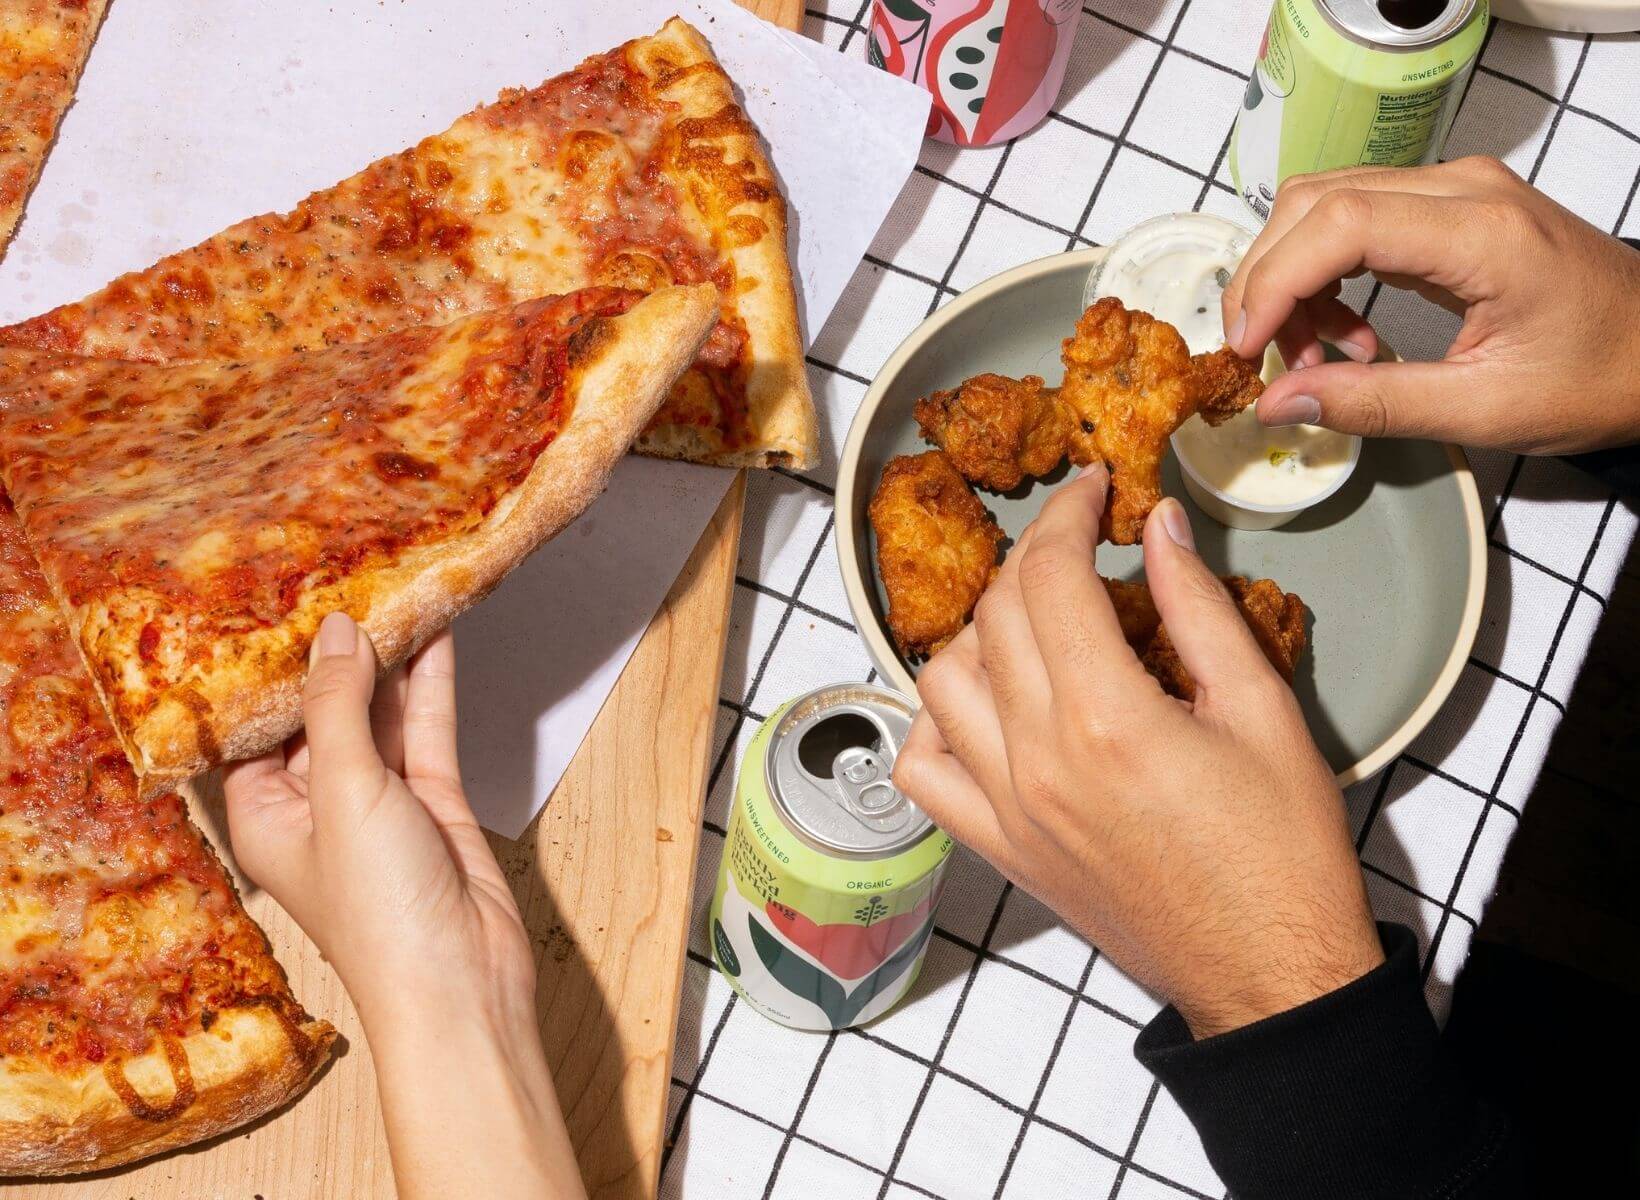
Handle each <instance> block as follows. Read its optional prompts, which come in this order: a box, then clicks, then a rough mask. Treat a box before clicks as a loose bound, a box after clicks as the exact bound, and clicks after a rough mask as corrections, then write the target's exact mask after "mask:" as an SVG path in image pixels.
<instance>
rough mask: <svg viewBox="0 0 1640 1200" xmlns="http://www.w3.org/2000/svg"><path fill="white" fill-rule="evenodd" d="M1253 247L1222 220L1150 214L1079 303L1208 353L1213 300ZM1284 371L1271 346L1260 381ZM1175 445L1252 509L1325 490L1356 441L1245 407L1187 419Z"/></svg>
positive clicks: (1219, 325) (1113, 252) (1214, 326)
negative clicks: (1155, 327) (1267, 419)
mask: <svg viewBox="0 0 1640 1200" xmlns="http://www.w3.org/2000/svg"><path fill="white" fill-rule="evenodd" d="M1252 241H1253V235H1252V234H1251V233H1249V232H1248V231H1247V230H1245V229H1242V228H1241V227H1240V226H1239V225H1236V224H1234V223H1233V222H1230V221H1226V220H1224V219H1223V218H1222V217H1215V216H1210V215H1208V214H1205V213H1178V214H1175V215H1172V216H1165V217H1156V218H1154V219H1152V220H1149V221H1146V222H1144V223H1143V224H1140V225H1136V226H1134V228H1133V229H1131V230H1129V231H1128V232H1127V233H1125V234H1123V235H1122V236H1121V237H1120V238H1118V239H1117V240H1116V242H1115V243H1114V244H1112V246H1111V249H1110V254H1109V256H1108V257H1107V258H1106V259H1105V261H1104V263H1103V264H1102V265H1101V266H1100V267H1099V268H1098V269H1096V270H1095V271H1094V273H1093V274H1092V276H1091V277H1090V278H1089V279H1088V286H1087V292H1086V295H1085V296H1084V302H1085V303H1089V304H1091V303H1092V302H1093V301H1094V300H1097V299H1099V298H1101V297H1103V296H1115V297H1116V298H1117V299H1118V300H1120V301H1121V302H1122V303H1123V304H1125V305H1127V306H1128V307H1129V308H1138V309H1143V310H1144V311H1146V312H1148V313H1150V314H1151V315H1152V316H1154V317H1157V318H1159V319H1161V320H1163V321H1166V322H1167V323H1168V324H1169V325H1172V326H1173V327H1174V328H1175V329H1177V330H1178V331H1179V335H1180V336H1181V337H1183V338H1184V340H1185V344H1186V345H1187V346H1189V347H1190V352H1191V353H1192V354H1206V353H1209V352H1211V351H1213V350H1216V349H1218V348H1219V347H1220V346H1222V345H1224V319H1223V315H1222V311H1221V309H1220V306H1219V302H1220V297H1221V296H1222V295H1223V294H1224V288H1225V285H1226V284H1227V283H1229V282H1230V277H1231V276H1232V275H1234V274H1235V271H1236V266H1237V264H1238V263H1240V262H1241V258H1242V256H1243V255H1244V254H1246V253H1247V248H1248V247H1249V246H1250V245H1252ZM1282 371H1283V367H1282V364H1281V357H1280V355H1278V354H1277V353H1276V352H1275V349H1274V348H1273V347H1272V348H1271V349H1270V350H1269V351H1268V353H1267V354H1266V356H1265V361H1264V379H1265V381H1266V382H1269V381H1270V380H1271V379H1274V378H1275V377H1276V376H1277V375H1279V374H1281V373H1282ZM1173 448H1174V450H1175V452H1177V453H1178V454H1179V455H1180V457H1181V458H1182V459H1184V460H1185V461H1187V462H1188V463H1189V464H1190V467H1191V469H1192V470H1193V471H1194V473H1195V474H1196V475H1197V477H1198V478H1199V479H1200V481H1201V482H1202V483H1205V484H1207V485H1208V486H1209V487H1211V488H1213V489H1215V490H1217V491H1220V492H1223V493H1225V494H1226V495H1228V496H1231V497H1233V498H1234V499H1237V500H1241V501H1244V502H1246V503H1250V504H1258V505H1270V506H1287V505H1298V504H1301V503H1303V502H1304V501H1305V500H1307V499H1309V498H1310V497H1312V496H1318V495H1320V494H1321V493H1323V492H1325V491H1327V490H1328V489H1329V488H1331V487H1332V486H1333V484H1334V483H1336V482H1337V480H1338V477H1339V475H1340V474H1342V473H1343V472H1345V471H1347V470H1348V469H1349V466H1350V462H1351V459H1352V456H1353V453H1354V439H1353V438H1350V437H1348V436H1346V435H1345V434H1341V433H1334V432H1333V431H1331V430H1329V429H1321V428H1319V427H1317V426H1314V425H1288V426H1281V427H1277V428H1273V429H1268V428H1265V427H1264V426H1263V425H1260V424H1259V422H1258V418H1257V417H1256V416H1255V415H1254V413H1253V410H1252V409H1251V408H1248V409H1247V410H1245V411H1244V412H1241V413H1238V414H1237V415H1236V416H1234V417H1232V418H1230V420H1228V421H1226V422H1225V423H1224V424H1222V425H1219V426H1217V427H1216V428H1215V427H1214V426H1211V425H1209V424H1207V422H1205V421H1203V420H1201V419H1200V418H1198V417H1192V418H1191V419H1190V420H1188V421H1186V422H1185V423H1184V424H1183V425H1182V426H1181V427H1180V428H1179V431H1178V432H1177V433H1175V434H1174V435H1173Z"/></svg>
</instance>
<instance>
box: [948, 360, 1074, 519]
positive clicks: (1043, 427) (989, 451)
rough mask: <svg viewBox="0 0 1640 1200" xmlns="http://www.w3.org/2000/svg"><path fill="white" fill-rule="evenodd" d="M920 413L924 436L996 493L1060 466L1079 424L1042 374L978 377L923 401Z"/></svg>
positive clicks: (973, 479)
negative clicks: (1027, 477) (1046, 385)
mask: <svg viewBox="0 0 1640 1200" xmlns="http://www.w3.org/2000/svg"><path fill="white" fill-rule="evenodd" d="M916 417H917V424H918V426H919V427H920V428H921V429H922V435H923V437H925V438H927V439H928V440H929V441H930V442H933V443H934V444H935V445H936V446H938V447H940V448H941V449H942V450H944V451H945V452H946V453H947V454H949V455H950V456H951V462H952V463H953V464H954V465H955V466H956V468H957V470H959V471H961V472H962V475H963V478H965V479H967V480H968V481H969V482H971V483H977V484H979V486H980V487H983V488H990V489H991V490H992V491H994V492H1008V491H1012V490H1013V489H1014V488H1016V487H1018V486H1019V484H1020V481H1021V480H1022V479H1024V478H1025V477H1026V476H1037V475H1046V474H1047V473H1048V472H1049V471H1051V470H1053V469H1054V468H1055V467H1057V466H1058V465H1059V461H1060V460H1061V459H1062V458H1064V457H1065V448H1066V445H1067V444H1068V443H1069V441H1070V436H1071V430H1072V429H1073V428H1074V426H1075V423H1074V421H1073V420H1072V418H1071V412H1070V409H1068V408H1066V407H1065V405H1064V404H1063V403H1061V401H1060V399H1059V396H1058V393H1057V392H1055V391H1054V390H1053V389H1052V388H1046V387H1043V386H1042V377H1041V376H1039V375H1027V376H1025V378H1024V379H1010V378H1008V377H1007V376H1006V375H989V374H987V375H975V376H974V377H973V378H972V379H965V380H963V382H961V383H959V384H958V385H957V386H956V387H954V388H952V389H950V390H949V391H944V392H935V393H934V394H933V395H932V396H925V397H923V398H922V399H921V400H919V401H917V407H916Z"/></svg>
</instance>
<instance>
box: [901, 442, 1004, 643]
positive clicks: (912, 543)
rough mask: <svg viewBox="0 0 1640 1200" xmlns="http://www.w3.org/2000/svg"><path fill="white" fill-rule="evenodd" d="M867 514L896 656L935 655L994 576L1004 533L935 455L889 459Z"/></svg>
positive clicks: (945, 462) (946, 461)
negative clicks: (875, 544) (896, 651)
mask: <svg viewBox="0 0 1640 1200" xmlns="http://www.w3.org/2000/svg"><path fill="white" fill-rule="evenodd" d="M870 516H871V528H872V531H873V532H874V533H875V534H876V535H877V575H878V577H879V578H880V579H881V580H882V581H883V590H884V591H885V592H887V593H888V627H889V629H890V631H892V632H893V634H894V641H895V642H896V643H897V644H898V645H899V647H900V652H901V653H902V654H906V655H926V654H933V653H934V652H935V651H936V650H938V649H940V648H941V647H942V646H944V645H945V643H947V642H949V641H950V640H951V639H952V638H954V637H956V636H957V634H958V633H960V632H961V631H962V627H963V626H964V625H966V624H967V623H968V618H969V616H970V615H971V614H972V613H973V611H974V605H975V604H977V603H979V597H980V593H981V592H983V591H984V590H985V589H986V587H988V586H989V585H990V582H991V580H992V579H993V578H994V577H995V575H996V572H997V545H998V543H1000V542H1001V541H1002V530H1001V529H1000V528H999V527H998V526H997V523H996V519H995V518H994V517H992V516H991V514H990V513H989V512H987V511H986V509H985V505H983V504H981V503H980V501H979V497H978V496H976V495H974V489H973V488H971V487H969V486H968V481H967V480H965V479H964V478H963V477H962V476H961V474H959V473H958V471H957V468H956V467H955V466H954V465H953V464H952V462H951V459H950V458H949V457H947V456H946V454H945V453H944V452H943V451H940V450H930V451H928V453H926V454H916V455H910V454H903V455H901V456H900V457H898V458H895V459H892V460H890V462H889V464H888V466H886V467H885V468H883V477H882V479H881V481H880V482H879V483H878V484H877V492H876V494H875V495H874V496H872V498H871V509H870Z"/></svg>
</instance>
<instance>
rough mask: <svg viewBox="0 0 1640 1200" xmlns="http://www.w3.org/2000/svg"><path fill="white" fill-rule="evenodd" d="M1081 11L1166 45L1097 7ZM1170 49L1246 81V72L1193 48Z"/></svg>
mask: <svg viewBox="0 0 1640 1200" xmlns="http://www.w3.org/2000/svg"><path fill="white" fill-rule="evenodd" d="M1082 12H1083V13H1084V14H1086V15H1087V16H1090V17H1092V18H1093V19H1094V20H1096V21H1098V22H1100V23H1101V24H1104V25H1109V26H1110V27H1111V28H1112V29H1120V30H1121V31H1122V32H1123V33H1126V34H1129V35H1131V36H1133V37H1136V38H1138V39H1139V40H1140V41H1142V42H1149V43H1150V44H1151V45H1152V46H1164V45H1168V43H1167V42H1165V41H1163V39H1161V38H1159V37H1157V36H1156V35H1155V34H1154V33H1147V32H1145V31H1144V30H1143V29H1136V28H1134V27H1133V26H1132V25H1124V24H1123V23H1122V22H1121V21H1118V20H1117V19H1116V18H1115V17H1107V16H1106V15H1105V14H1104V13H1102V12H1100V11H1098V10H1097V9H1092V8H1089V7H1088V6H1087V5H1085V4H1084V5H1083V6H1082ZM1171 49H1172V50H1173V53H1175V54H1177V55H1179V56H1181V57H1183V58H1188V59H1191V60H1192V61H1194V62H1199V63H1201V65H1202V66H1204V67H1212V68H1213V69H1214V70H1215V71H1222V72H1224V73H1225V74H1226V75H1234V76H1235V77H1236V78H1237V79H1239V80H1241V81H1242V82H1243V83H1246V82H1247V72H1245V71H1238V70H1236V69H1235V68H1234V67H1227V66H1225V65H1224V64H1223V63H1221V62H1214V61H1213V60H1212V59H1211V58H1208V57H1206V56H1205V55H1201V54H1197V53H1196V52H1195V51H1194V50H1186V49H1185V48H1184V47H1183V46H1172V47H1171Z"/></svg>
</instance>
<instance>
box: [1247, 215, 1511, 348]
mask: <svg viewBox="0 0 1640 1200" xmlns="http://www.w3.org/2000/svg"><path fill="white" fill-rule="evenodd" d="M1488 236H1489V235H1488V233H1487V231H1486V228H1485V226H1484V224H1483V223H1482V222H1481V221H1479V220H1478V219H1477V213H1475V212H1473V211H1471V207H1470V206H1469V205H1467V204H1465V203H1464V202H1462V201H1460V200H1454V199H1448V198H1445V197H1439V196H1424V195H1414V194H1411V193H1405V192H1378V191H1371V190H1359V189H1352V188H1340V189H1338V190H1335V191H1330V192H1327V193H1326V194H1324V195H1323V196H1322V197H1321V198H1320V199H1319V200H1317V201H1316V203H1315V204H1314V205H1313V206H1312V207H1311V208H1310V210H1309V211H1308V212H1307V213H1305V214H1304V216H1303V217H1301V218H1300V219H1299V220H1298V222H1297V223H1296V224H1294V225H1293V227H1292V228H1291V229H1290V230H1289V231H1288V232H1287V233H1286V234H1285V235H1283V236H1281V237H1280V238H1279V239H1278V240H1277V241H1275V242H1274V244H1272V245H1270V246H1269V247H1268V248H1267V249H1266V250H1265V251H1264V252H1263V253H1262V254H1261V255H1260V256H1259V257H1257V258H1256V259H1255V258H1254V256H1253V255H1252V253H1251V252H1249V254H1248V256H1247V258H1246V259H1244V260H1243V261H1242V266H1241V267H1240V268H1238V272H1237V277H1238V279H1239V280H1240V289H1239V295H1240V316H1239V317H1238V318H1233V319H1232V325H1233V326H1235V327H1233V328H1232V330H1231V332H1233V333H1236V334H1237V337H1236V340H1235V345H1234V349H1235V350H1236V352H1237V353H1238V354H1240V355H1242V356H1243V357H1244V358H1245V357H1247V356H1248V355H1250V354H1257V353H1258V352H1260V351H1262V350H1263V348H1264V347H1265V346H1266V345H1267V344H1269V341H1270V339H1271V338H1272V337H1274V336H1275V333H1276V331H1277V330H1278V329H1280V328H1281V327H1282V325H1283V324H1284V323H1285V322H1286V321H1287V320H1288V319H1289V318H1290V317H1291V316H1292V314H1293V311H1294V309H1295V308H1296V307H1297V306H1298V305H1299V303H1300V302H1302V301H1304V300H1306V299H1308V298H1309V297H1311V296H1314V295H1316V294H1317V293H1318V292H1319V291H1320V290H1321V289H1322V288H1324V287H1326V286H1328V285H1329V284H1331V283H1333V282H1334V281H1336V280H1339V279H1343V278H1345V277H1347V276H1350V275H1354V274H1356V273H1358V272H1360V271H1362V270H1369V271H1375V272H1378V271H1384V272H1391V273H1394V274H1397V275H1407V276H1413V277H1415V278H1418V279H1423V280H1428V281H1430V282H1432V283H1435V284H1437V285H1439V286H1441V287H1445V288H1447V289H1448V290H1451V291H1459V290H1460V289H1461V287H1462V283H1463V281H1464V280H1465V279H1467V278H1469V277H1470V276H1471V271H1470V268H1471V267H1472V266H1473V265H1474V264H1476V263H1479V262H1484V261H1485V260H1486V257H1487V251H1488V248H1487V246H1486V245H1485V240H1486V238H1487V237H1488ZM1231 282H1232V286H1235V284H1236V280H1232V281H1231ZM1226 297H1227V299H1226V304H1227V305H1228V304H1229V303H1231V301H1230V300H1229V299H1228V297H1229V291H1228V290H1227V291H1226Z"/></svg>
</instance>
